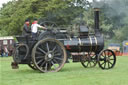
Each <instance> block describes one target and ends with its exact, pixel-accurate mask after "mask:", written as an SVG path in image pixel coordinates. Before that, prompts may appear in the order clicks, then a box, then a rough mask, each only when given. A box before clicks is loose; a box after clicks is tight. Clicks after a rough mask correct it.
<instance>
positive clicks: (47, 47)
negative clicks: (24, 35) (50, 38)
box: [47, 42, 49, 52]
mask: <svg viewBox="0 0 128 85" xmlns="http://www.w3.org/2000/svg"><path fill="white" fill-rule="evenodd" d="M47 50H48V52H49V45H48V42H47Z"/></svg>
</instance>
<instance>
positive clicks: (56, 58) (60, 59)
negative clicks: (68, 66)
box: [54, 57, 62, 61]
mask: <svg viewBox="0 0 128 85" xmlns="http://www.w3.org/2000/svg"><path fill="white" fill-rule="evenodd" d="M54 58H55V59H57V60H61V61H62V59H61V58H58V57H54Z"/></svg>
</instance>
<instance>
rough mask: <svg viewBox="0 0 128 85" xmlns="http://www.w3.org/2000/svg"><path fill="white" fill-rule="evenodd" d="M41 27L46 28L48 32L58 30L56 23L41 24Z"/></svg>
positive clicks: (46, 22)
mask: <svg viewBox="0 0 128 85" xmlns="http://www.w3.org/2000/svg"><path fill="white" fill-rule="evenodd" d="M40 25H41V26H44V27H46V28H47V30H48V31H49V30H53V29H54V28H57V25H56V23H54V22H51V21H44V22H41V23H40Z"/></svg>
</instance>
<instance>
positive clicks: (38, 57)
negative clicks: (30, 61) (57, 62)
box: [36, 56, 44, 59]
mask: <svg viewBox="0 0 128 85" xmlns="http://www.w3.org/2000/svg"><path fill="white" fill-rule="evenodd" d="M40 58H43V56H38V57H36V59H40ZM43 59H44V58H43Z"/></svg>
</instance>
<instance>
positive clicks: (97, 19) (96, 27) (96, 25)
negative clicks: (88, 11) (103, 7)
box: [94, 8, 100, 35]
mask: <svg viewBox="0 0 128 85" xmlns="http://www.w3.org/2000/svg"><path fill="white" fill-rule="evenodd" d="M99 12H100V9H99V8H94V18H95V19H94V22H95V34H96V35H97V34H99V33H100V32H99Z"/></svg>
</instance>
